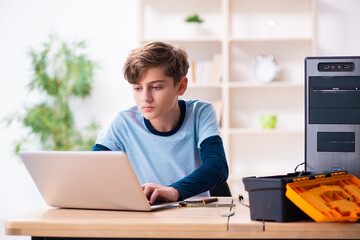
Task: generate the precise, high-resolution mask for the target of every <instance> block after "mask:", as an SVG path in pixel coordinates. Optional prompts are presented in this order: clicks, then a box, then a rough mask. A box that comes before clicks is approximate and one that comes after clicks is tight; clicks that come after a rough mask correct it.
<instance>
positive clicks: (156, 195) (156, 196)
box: [149, 189, 160, 204]
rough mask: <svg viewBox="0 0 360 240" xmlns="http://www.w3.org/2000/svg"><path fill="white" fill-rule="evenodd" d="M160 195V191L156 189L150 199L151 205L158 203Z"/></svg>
mask: <svg viewBox="0 0 360 240" xmlns="http://www.w3.org/2000/svg"><path fill="white" fill-rule="evenodd" d="M159 195H160V190H159V189H155V190H154V191H153V192H152V194H151V197H150V200H149V202H150V204H153V203H154V202H156V199H157V198H158V196H159Z"/></svg>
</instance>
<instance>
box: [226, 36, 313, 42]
mask: <svg viewBox="0 0 360 240" xmlns="http://www.w3.org/2000/svg"><path fill="white" fill-rule="evenodd" d="M229 41H230V42H233V43H254V42H255V43H256V42H309V43H311V42H312V41H313V40H312V39H311V38H310V37H294V38H287V37H279V38H274V37H259V38H257V37H254V38H244V37H230V39H229Z"/></svg>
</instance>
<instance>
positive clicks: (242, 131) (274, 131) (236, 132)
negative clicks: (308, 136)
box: [229, 128, 305, 135]
mask: <svg viewBox="0 0 360 240" xmlns="http://www.w3.org/2000/svg"><path fill="white" fill-rule="evenodd" d="M304 133H305V130H304V129H301V128H280V129H279V128H275V129H260V128H259V129H257V128H230V129H229V134H233V135H241V134H242V135H248V134H251V135H253V134H304Z"/></svg>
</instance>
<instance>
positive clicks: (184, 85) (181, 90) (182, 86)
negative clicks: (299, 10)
mask: <svg viewBox="0 0 360 240" xmlns="http://www.w3.org/2000/svg"><path fill="white" fill-rule="evenodd" d="M187 85H188V79H187V77H183V78H182V79H181V80H180V81H179V86H178V88H179V89H178V95H179V96H182V95H184V93H185V91H186V89H187Z"/></svg>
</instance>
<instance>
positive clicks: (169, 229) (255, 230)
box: [6, 198, 360, 239]
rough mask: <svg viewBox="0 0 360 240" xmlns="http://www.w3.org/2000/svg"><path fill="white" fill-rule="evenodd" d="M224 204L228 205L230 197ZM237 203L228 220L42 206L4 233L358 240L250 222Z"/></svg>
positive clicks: (353, 228) (347, 233)
mask: <svg viewBox="0 0 360 240" xmlns="http://www.w3.org/2000/svg"><path fill="white" fill-rule="evenodd" d="M220 201H221V202H222V203H225V202H227V203H229V202H230V201H231V198H221V200H220ZM235 203H236V204H237V206H236V207H235V215H234V216H232V217H229V218H227V217H222V216H221V215H220V212H219V209H217V208H213V207H207V208H176V207H175V208H170V209H163V210H158V211H154V212H127V211H100V210H76V209H58V208H50V207H43V208H38V209H35V210H33V211H31V212H29V213H26V214H23V215H21V216H19V217H15V218H12V219H9V220H7V221H6V234H8V235H27V236H34V237H43V236H47V237H64V238H68V237H92V238H101V237H104V238H176V239H181V238H184V239H186V238H193V239H194V238H208V239H214V238H227V239H241V238H248V239H249V238H259V239H260V238H287V239H289V238H309V239H315V238H319V239H321V238H347V239H359V238H360V224H359V223H316V222H313V221H307V222H292V223H275V222H261V221H251V220H250V211H249V208H247V207H245V206H243V205H241V204H240V203H239V202H238V201H237V200H235ZM220 211H223V209H222V210H220Z"/></svg>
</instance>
